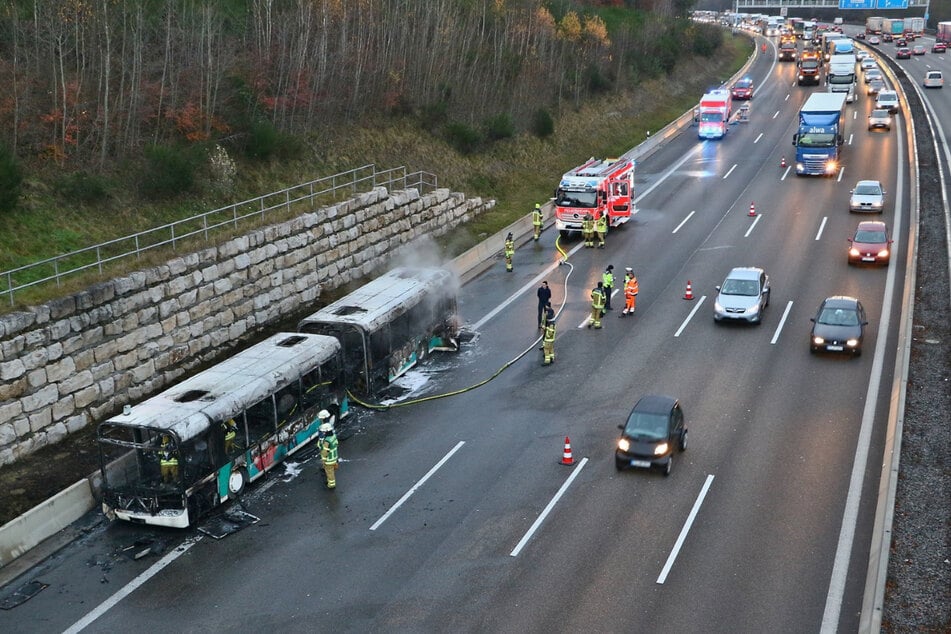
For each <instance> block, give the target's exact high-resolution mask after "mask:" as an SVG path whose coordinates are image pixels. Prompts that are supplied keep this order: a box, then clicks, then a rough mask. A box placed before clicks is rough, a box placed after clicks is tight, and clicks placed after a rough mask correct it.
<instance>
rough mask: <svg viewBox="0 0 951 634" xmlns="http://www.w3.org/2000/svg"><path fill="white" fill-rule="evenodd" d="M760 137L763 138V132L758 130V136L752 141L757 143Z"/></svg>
mask: <svg viewBox="0 0 951 634" xmlns="http://www.w3.org/2000/svg"><path fill="white" fill-rule="evenodd" d="M762 138H763V133H762V132H760V133H759V136H757V137H756V140H755V141H753V143H759V140H760V139H762Z"/></svg>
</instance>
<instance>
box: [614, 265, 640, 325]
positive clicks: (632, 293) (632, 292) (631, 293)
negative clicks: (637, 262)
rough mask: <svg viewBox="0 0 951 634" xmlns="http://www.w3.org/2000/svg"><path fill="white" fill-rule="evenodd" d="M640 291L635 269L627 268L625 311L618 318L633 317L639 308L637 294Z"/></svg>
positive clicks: (625, 276)
mask: <svg viewBox="0 0 951 634" xmlns="http://www.w3.org/2000/svg"><path fill="white" fill-rule="evenodd" d="M639 290H640V288H639V287H638V284H637V276H635V275H634V269H632V268H631V267H627V270H626V273H625V274H624V310H623V311H621V314H620V315H618V317H624V316H625V315H633V314H634V309H635V307H636V306H637V293H638V291H639Z"/></svg>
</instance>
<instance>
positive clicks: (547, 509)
mask: <svg viewBox="0 0 951 634" xmlns="http://www.w3.org/2000/svg"><path fill="white" fill-rule="evenodd" d="M586 464H588V459H587V458H582V459H581V462H579V463H578V466H577V467H576V468H575V469H574V470H573V471H572V472H571V475H570V476H568V479H567V480H565V483H564V484H562V485H561V488H560V489H558V493H556V494H555V497H553V498H552V499H551V501H550V502H549V503H548V506H546V507H545V510H543V511H542V512H541V515H539V516H538V517H537V518H536V519H535V522H534V523H532V526H531V527H530V528H529V529H528V532H527V533H525V534H524V535H522V539H520V540H519V541H518V544H516V545H515V548H514V549H513V550H512V552H510V553H509V555H510V556H512V557H518V554H519V553H520V552H522V549H523V548H525V544H527V543H528V540H530V539H531V538H532V535H534V534H535V531H537V530H538V527H539V526H541V525H542V522H544V521H545V518H546V517H548V514H549V513H551V510H552V509H553V508H555V504H557V503H558V500H560V499H561V496H562V495H564V494H565V491H567V490H568V487H569V486H571V483H572V482H573V481H574V479H575V478H576V477H578V474H579V473H581V470H582V469H583V468H584V466H585V465H586Z"/></svg>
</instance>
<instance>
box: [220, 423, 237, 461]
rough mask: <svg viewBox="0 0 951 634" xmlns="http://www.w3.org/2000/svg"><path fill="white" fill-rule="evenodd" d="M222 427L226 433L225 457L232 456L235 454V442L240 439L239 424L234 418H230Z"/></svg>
mask: <svg viewBox="0 0 951 634" xmlns="http://www.w3.org/2000/svg"><path fill="white" fill-rule="evenodd" d="M221 426H222V428H223V429H224V432H225V455H228V456H230V455H231V454H232V453H233V452H234V441H235V439H236V438H237V437H238V424H237V423H236V422H234V419H233V418H229V419H228V420H226V421H225V422H224V423H222V424H221Z"/></svg>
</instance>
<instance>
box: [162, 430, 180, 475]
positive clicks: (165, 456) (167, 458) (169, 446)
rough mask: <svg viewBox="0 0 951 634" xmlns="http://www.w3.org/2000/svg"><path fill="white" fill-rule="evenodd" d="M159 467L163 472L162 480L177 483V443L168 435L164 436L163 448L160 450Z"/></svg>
mask: <svg viewBox="0 0 951 634" xmlns="http://www.w3.org/2000/svg"><path fill="white" fill-rule="evenodd" d="M159 468H160V469H161V472H162V482H164V483H168V484H175V481H176V480H178V456H177V455H176V454H175V444H174V443H173V442H172V440H171V439H170V438H169V437H168V436H162V448H161V449H160V450H159Z"/></svg>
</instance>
